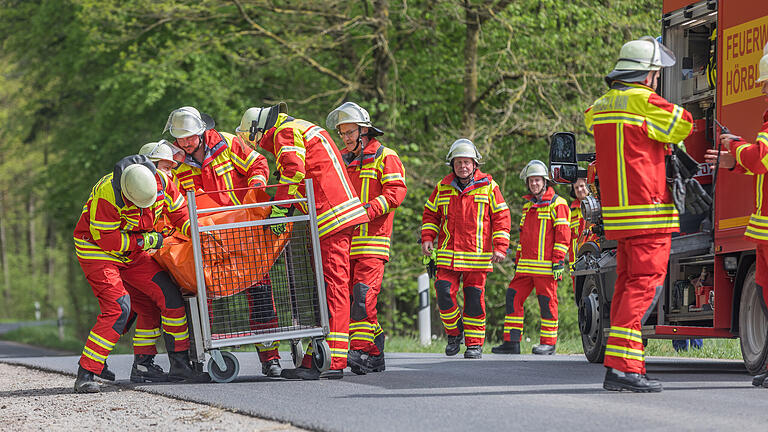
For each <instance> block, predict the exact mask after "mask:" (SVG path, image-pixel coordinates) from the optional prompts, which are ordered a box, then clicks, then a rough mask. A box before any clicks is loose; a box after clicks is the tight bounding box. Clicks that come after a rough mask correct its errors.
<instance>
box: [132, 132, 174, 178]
mask: <svg viewBox="0 0 768 432" xmlns="http://www.w3.org/2000/svg"><path fill="white" fill-rule="evenodd" d="M175 150H176V151H174V148H173V147H172V146H171V143H169V142H168V141H166V140H164V139H163V140H160V141H158V142H151V143H147V144H144V145H143V146H141V149H139V154H140V155H144V156H146V157H148V158H149V160H151V161H152V162H154V164H155V167H157V169H159V170H160V171H162V172H164V173H165V174H167V175H169V176H171V175H173V173H172V172H171V170H172V169H173V168H174V167H175V166H176V165H177V164H178V162H177V161H176V160H175V159H174V158H173V157H174V155H175V154H176V153H178V154H180V153H181V150H179V149H175Z"/></svg>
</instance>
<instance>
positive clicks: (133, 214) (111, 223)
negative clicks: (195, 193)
mask: <svg viewBox="0 0 768 432" xmlns="http://www.w3.org/2000/svg"><path fill="white" fill-rule="evenodd" d="M155 177H156V179H157V200H156V201H155V203H154V204H152V205H151V206H150V207H149V208H145V209H142V208H139V207H136V205H134V204H133V203H132V202H130V201H128V200H127V199H125V198H124V197H123V196H122V193H120V192H118V191H119V186H120V179H119V178H118V179H114V178H113V173H109V174H107V175H105V176H104V177H102V178H101V180H99V182H98V183H96V185H95V186H94V187H93V189H92V190H91V195H90V196H89V197H88V201H87V202H86V203H85V206H83V212H82V214H81V215H80V219H79V220H78V221H77V225H76V226H75V232H74V238H75V252H76V253H77V257H78V258H80V259H81V260H101V261H115V262H121V263H129V262H131V261H132V258H131V254H132V253H133V252H139V251H141V250H142V248H141V247H140V246H139V245H138V244H137V243H136V241H137V240H138V239H140V238H141V233H142V232H148V231H152V230H153V229H154V228H153V227H154V226H155V223H157V221H158V220H160V218H162V217H163V216H166V217H167V218H168V220H169V221H170V222H171V223H172V224H173V225H174V226H176V227H178V228H179V229H180V230H181V233H182V234H184V235H186V236H189V214H188V213H187V206H186V204H185V201H184V197H183V196H182V195H181V194H180V193H179V190H178V189H177V188H176V185H175V184H174V183H173V182H172V181H170V180H169V179H168V177H166V175H165V174H164V173H163V172H162V171H160V170H158V171H157V172H156V174H155Z"/></svg>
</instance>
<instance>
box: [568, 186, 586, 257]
mask: <svg viewBox="0 0 768 432" xmlns="http://www.w3.org/2000/svg"><path fill="white" fill-rule="evenodd" d="M586 225H587V221H585V220H584V217H582V215H581V201H580V200H578V199H575V200H573V202H571V223H570V228H571V245H570V248H569V250H568V262H569V263H571V264H573V263H575V262H576V254H577V253H579V235H581V232H582V231H584V228H585V227H586Z"/></svg>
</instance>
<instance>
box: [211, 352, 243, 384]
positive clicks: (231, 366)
mask: <svg viewBox="0 0 768 432" xmlns="http://www.w3.org/2000/svg"><path fill="white" fill-rule="evenodd" d="M221 356H222V357H223V358H224V364H225V365H227V370H225V371H222V370H221V369H219V365H217V364H216V361H215V360H214V359H213V357H211V358H210V359H208V374H209V375H210V376H211V380H213V381H215V382H217V383H228V382H231V381H232V380H234V379H235V378H237V374H238V373H239V372H240V362H238V361H237V357H235V355H234V354H232V353H231V352H229V351H221Z"/></svg>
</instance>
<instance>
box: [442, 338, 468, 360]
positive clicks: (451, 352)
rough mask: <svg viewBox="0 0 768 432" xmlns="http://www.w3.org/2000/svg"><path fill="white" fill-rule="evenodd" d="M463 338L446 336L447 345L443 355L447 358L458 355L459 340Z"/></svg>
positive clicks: (459, 348)
mask: <svg viewBox="0 0 768 432" xmlns="http://www.w3.org/2000/svg"><path fill="white" fill-rule="evenodd" d="M463 338H464V337H463V336H462V335H458V336H450V335H449V336H448V344H447V345H445V355H447V356H449V357H450V356H455V355H456V354H458V353H459V350H461V340H462V339H463Z"/></svg>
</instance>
